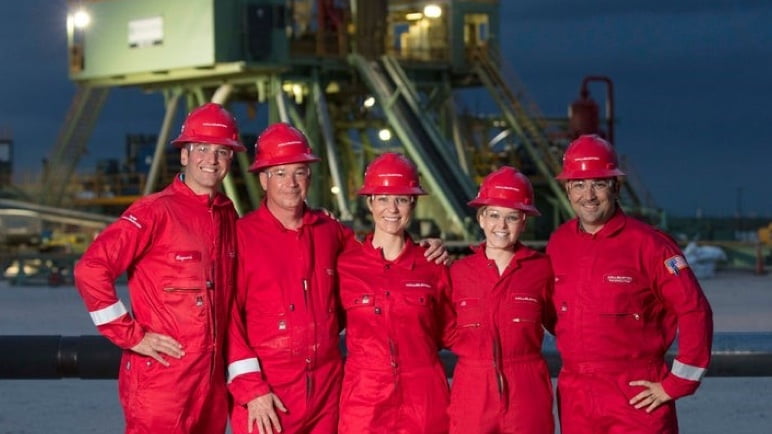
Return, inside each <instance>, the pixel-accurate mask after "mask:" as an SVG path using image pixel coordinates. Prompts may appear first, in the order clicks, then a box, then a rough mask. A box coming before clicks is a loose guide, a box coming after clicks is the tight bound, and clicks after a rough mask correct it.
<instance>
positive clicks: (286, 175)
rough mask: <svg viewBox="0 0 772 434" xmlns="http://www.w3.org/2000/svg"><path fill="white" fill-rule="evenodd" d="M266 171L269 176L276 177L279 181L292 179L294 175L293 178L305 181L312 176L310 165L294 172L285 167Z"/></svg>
mask: <svg viewBox="0 0 772 434" xmlns="http://www.w3.org/2000/svg"><path fill="white" fill-rule="evenodd" d="M266 173H267V174H268V177H269V178H272V177H274V178H276V180H277V181H279V182H285V181H287V180H288V179H290V177H292V179H298V180H301V181H305V180H306V179H308V178H310V177H311V169H310V168H308V167H301V168H299V169H296V170H295V171H294V172H292V173H290V172H288V171H287V170H285V169H274V170H266Z"/></svg>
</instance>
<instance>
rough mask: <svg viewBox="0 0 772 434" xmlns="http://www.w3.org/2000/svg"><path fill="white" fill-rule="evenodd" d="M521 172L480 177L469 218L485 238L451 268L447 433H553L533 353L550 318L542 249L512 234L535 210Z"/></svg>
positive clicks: (548, 392) (542, 371)
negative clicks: (452, 358)
mask: <svg viewBox="0 0 772 434" xmlns="http://www.w3.org/2000/svg"><path fill="white" fill-rule="evenodd" d="M533 202H534V200H533V188H532V187H531V184H530V182H528V178H526V177H525V176H524V175H523V174H521V173H519V172H518V171H517V170H516V169H514V168H512V167H503V168H501V169H499V170H497V171H495V172H493V173H491V174H490V175H488V176H487V177H486V178H485V180H483V183H482V185H481V186H480V191H479V193H478V194H477V197H476V198H475V199H474V200H472V201H471V202H469V204H470V205H471V206H474V207H479V209H478V212H477V221H478V222H479V224H480V227H481V228H482V230H483V232H485V242H484V243H482V244H481V245H479V246H477V247H474V248H473V250H474V254H472V255H470V256H467V257H465V258H463V259H461V260H459V261H457V262H456V263H454V264H453V266H452V267H451V270H450V273H451V282H452V283H453V295H452V301H453V306H454V309H455V313H456V316H457V318H456V333H455V335H454V338H453V342H452V345H451V349H452V350H453V351H454V352H455V353H456V354H457V355H458V364H457V365H456V370H455V373H454V376H453V387H452V390H451V397H450V410H449V413H450V432H451V433H465V434H469V433H491V434H492V433H523V434H540V433H544V434H547V433H550V434H551V433H553V432H554V422H553V416H552V384H551V382H550V376H549V371H548V370H547V364H546V362H545V361H544V358H543V357H542V353H541V345H542V338H543V337H544V329H543V328H542V324H549V323H550V322H551V321H552V320H551V319H550V318H554V314H553V313H552V308H551V303H549V299H550V295H551V292H552V285H553V275H552V267H551V266H550V262H549V259H548V258H547V256H545V255H543V254H541V253H539V252H537V251H535V250H532V249H530V248H528V247H526V246H524V245H523V244H521V243H520V242H519V241H518V238H519V237H520V234H521V233H522V232H523V229H525V224H526V216H534V215H539V212H538V211H537V209H536V208H535V207H534V205H533Z"/></svg>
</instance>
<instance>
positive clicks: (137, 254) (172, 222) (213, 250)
mask: <svg viewBox="0 0 772 434" xmlns="http://www.w3.org/2000/svg"><path fill="white" fill-rule="evenodd" d="M236 218H237V215H236V212H235V210H234V209H233V205H232V204H231V201H230V200H228V198H226V197H225V196H224V195H220V194H218V195H217V196H215V197H214V198H213V199H211V200H210V198H209V196H207V195H201V196H198V195H196V194H195V193H194V192H193V191H192V190H190V189H189V188H188V187H187V186H186V185H185V184H184V183H183V182H182V181H181V180H180V179H179V178H176V179H175V181H174V182H173V183H172V185H170V186H169V187H167V188H166V189H165V190H163V191H161V192H159V193H156V194H153V195H150V196H146V197H144V198H142V199H140V200H138V201H137V202H135V203H134V204H132V205H131V206H130V207H129V208H128V209H127V210H126V212H124V213H123V215H122V216H121V217H120V219H118V220H117V221H116V222H115V223H113V224H111V225H110V226H108V227H107V228H106V229H105V230H104V231H103V232H102V233H101V234H99V236H98V237H97V238H96V240H94V242H93V243H92V244H91V246H90V247H89V249H88V250H87V251H86V253H85V254H84V255H83V257H82V258H81V259H80V261H78V263H77V265H76V267H75V285H76V286H77V288H78V291H79V292H80V294H81V296H82V297H83V299H84V301H85V303H86V307H87V308H88V310H89V312H90V315H91V318H92V320H93V321H94V324H95V325H96V326H97V328H98V329H99V331H100V332H101V333H102V334H103V335H105V336H106V337H107V338H109V339H110V340H111V341H112V342H114V343H115V344H116V345H118V346H119V347H121V348H123V349H124V350H125V351H124V353H123V359H122V361H121V369H120V374H119V380H118V385H119V394H120V399H121V404H122V405H123V409H124V413H125V416H126V432H127V433H150V434H156V433H201V434H212V433H222V432H224V431H225V425H226V422H227V415H228V413H227V411H228V409H227V396H228V395H227V390H226V387H225V356H224V354H223V347H224V340H225V339H224V338H225V333H226V331H227V330H226V329H227V324H226V323H227V320H228V318H229V314H230V309H231V307H232V300H233V291H234V290H233V285H234V279H233V276H234V274H235V270H236V264H235V260H236V242H235V234H236ZM124 271H128V276H129V296H130V299H131V310H132V313H131V314H129V313H128V312H127V309H126V307H125V306H124V304H123V303H122V302H121V300H119V299H118V297H117V295H116V292H115V286H114V282H115V279H116V278H118V276H120V275H121V274H122V273H123V272H124ZM146 332H154V333H160V334H165V335H169V336H171V337H172V338H174V339H175V340H177V341H178V342H180V343H181V344H182V347H183V350H184V351H185V355H184V356H183V357H182V358H181V359H175V358H173V357H169V356H166V357H165V359H166V360H167V361H168V362H169V363H170V365H171V366H169V367H164V366H163V365H161V364H160V363H158V362H157V361H155V360H154V359H152V358H150V357H146V356H143V355H140V354H138V353H134V352H133V351H130V350H128V349H129V348H131V347H133V346H135V345H136V344H138V343H139V342H140V341H141V340H142V338H143V336H144V335H145V333H146Z"/></svg>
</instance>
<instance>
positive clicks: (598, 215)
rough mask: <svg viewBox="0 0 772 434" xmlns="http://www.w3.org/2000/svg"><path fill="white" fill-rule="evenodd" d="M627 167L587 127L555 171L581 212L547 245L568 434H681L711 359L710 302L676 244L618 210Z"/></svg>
mask: <svg viewBox="0 0 772 434" xmlns="http://www.w3.org/2000/svg"><path fill="white" fill-rule="evenodd" d="M623 175H624V173H622V171H621V170H619V168H618V164H617V157H616V154H615V152H614V149H613V148H612V147H611V145H610V144H609V143H608V142H606V141H605V140H603V139H601V138H600V137H598V136H595V135H585V136H581V137H579V138H578V139H576V140H575V141H574V142H572V143H571V144H570V145H569V147H568V149H567V150H566V153H565V156H564V158H563V170H562V172H561V173H560V174H559V175H558V176H557V178H558V179H560V180H562V181H564V183H565V190H566V193H567V195H568V198H569V201H570V202H571V205H572V207H573V209H574V212H575V213H576V215H577V218H576V219H573V220H571V221H569V222H567V223H565V224H563V225H562V226H561V227H559V228H558V229H557V230H556V231H555V233H553V235H552V237H551V238H550V241H549V244H548V245H547V253H548V254H549V256H550V258H551V259H552V266H553V269H554V272H555V293H554V296H553V304H554V307H555V309H556V311H557V323H556V325H555V336H556V338H557V346H558V350H559V351H560V354H561V357H562V359H563V368H562V370H561V372H560V376H559V380H558V396H559V409H560V423H561V432H563V433H564V434H577V433H580V434H583V433H620V434H621V433H658V434H661V433H677V432H678V422H677V420H676V411H675V402H674V401H675V400H676V399H678V398H681V397H683V396H687V395H690V394H692V393H694V392H695V390H696V389H697V387H698V386H699V384H700V380H701V379H702V377H703V375H704V374H705V371H706V369H707V367H708V363H709V362H710V351H711V337H712V333H713V320H712V312H711V309H710V305H709V304H708V301H707V299H706V298H705V295H704V294H703V293H702V289H701V288H700V286H699V283H698V282H697V279H696V278H695V277H694V274H693V273H692V271H691V270H690V269H689V264H687V262H686V260H685V259H684V257H683V254H682V253H681V251H680V249H679V248H678V246H677V245H676V244H675V243H674V242H673V241H672V240H671V239H670V238H669V237H668V236H667V235H665V234H664V233H661V232H659V231H657V230H656V229H654V228H652V227H651V226H649V225H647V224H645V223H642V222H640V221H638V220H635V219H633V218H630V217H628V216H627V215H625V213H624V212H623V211H622V210H621V209H620V207H619V203H618V198H619V194H620V178H619V177H620V176H623ZM676 332H678V340H679V344H678V354H677V355H676V357H675V360H674V361H673V366H672V368H671V369H670V370H669V371H668V369H667V365H666V363H665V352H666V351H667V350H668V348H669V347H670V345H671V343H672V342H673V339H674V338H675V336H676Z"/></svg>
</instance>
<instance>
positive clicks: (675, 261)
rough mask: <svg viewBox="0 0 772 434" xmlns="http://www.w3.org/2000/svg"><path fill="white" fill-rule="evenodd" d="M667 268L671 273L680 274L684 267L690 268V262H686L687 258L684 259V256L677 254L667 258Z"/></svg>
mask: <svg viewBox="0 0 772 434" xmlns="http://www.w3.org/2000/svg"><path fill="white" fill-rule="evenodd" d="M665 268H667V271H668V272H669V273H670V274H675V275H676V276H678V273H679V272H680V271H681V270H683V269H684V268H689V264H688V263H687V262H686V259H684V257H683V256H681V255H675V256H671V257H669V258H667V259H665Z"/></svg>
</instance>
